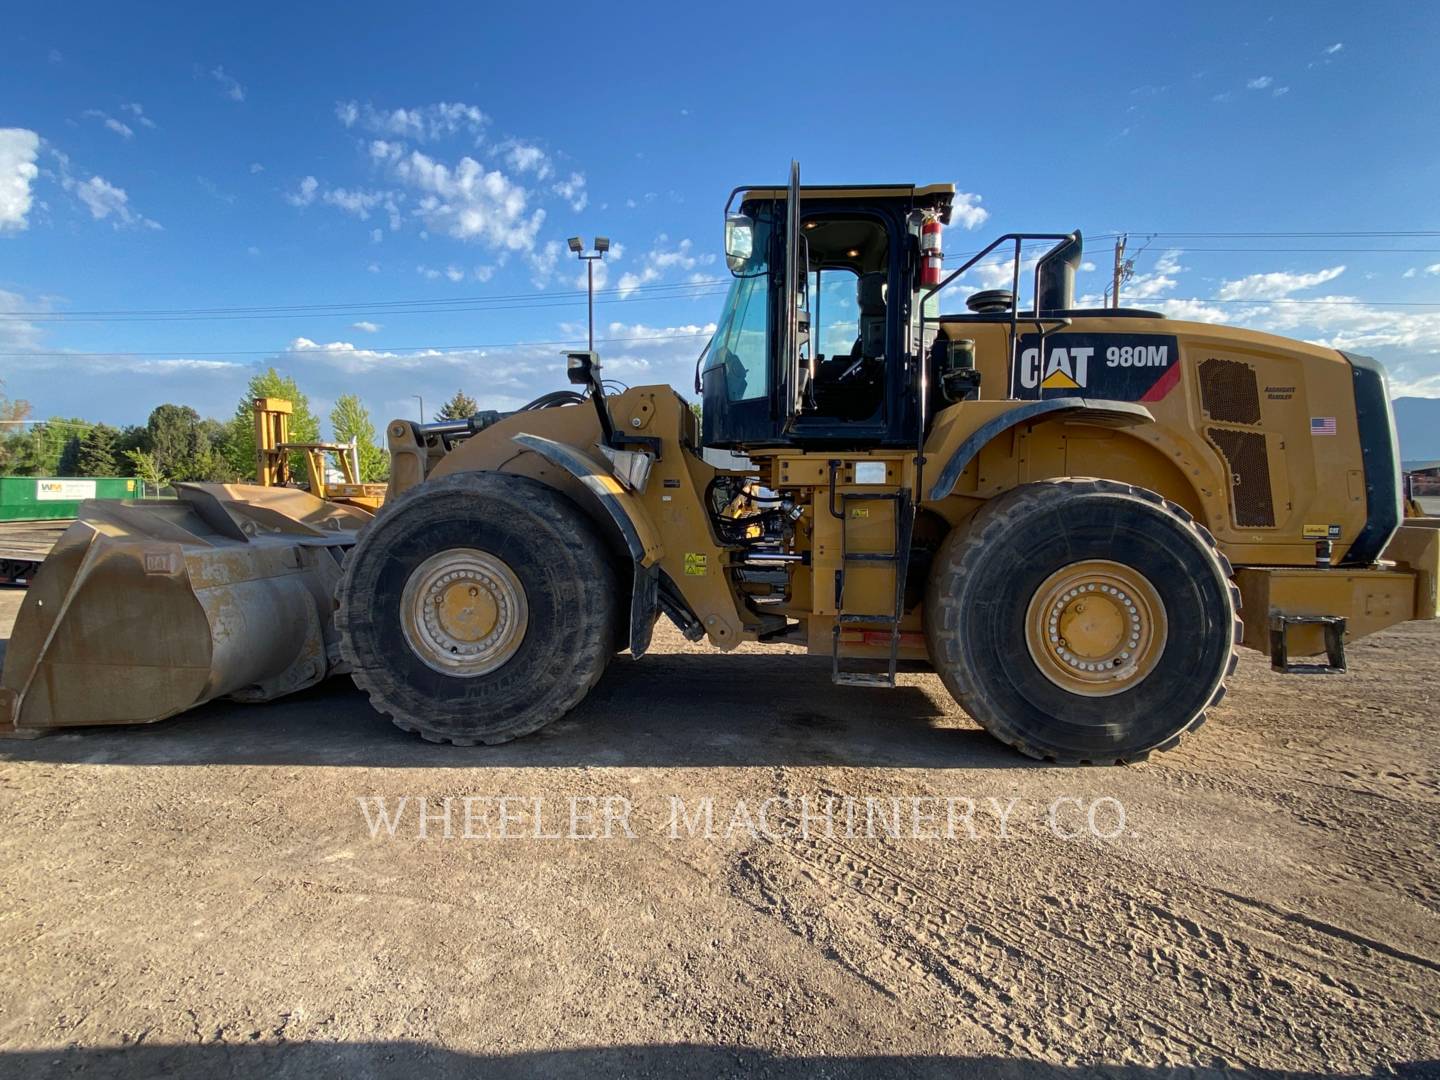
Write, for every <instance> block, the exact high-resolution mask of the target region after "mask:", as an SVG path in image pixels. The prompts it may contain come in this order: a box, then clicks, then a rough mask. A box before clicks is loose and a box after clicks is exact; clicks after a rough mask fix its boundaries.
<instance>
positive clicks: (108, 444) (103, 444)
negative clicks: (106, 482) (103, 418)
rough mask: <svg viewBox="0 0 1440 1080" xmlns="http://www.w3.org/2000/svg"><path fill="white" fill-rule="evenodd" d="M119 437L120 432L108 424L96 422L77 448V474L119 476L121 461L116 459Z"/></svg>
mask: <svg viewBox="0 0 1440 1080" xmlns="http://www.w3.org/2000/svg"><path fill="white" fill-rule="evenodd" d="M118 437H119V432H117V431H116V430H115V429H114V428H112V427H111V426H110V425H108V424H96V425H95V426H94V427H93V428H91V429H90V430H89V431H87V432H86V433H85V435H84V437H83V438H81V439H80V440H79V445H78V447H77V450H76V455H75V475H76V476H118V475H119V462H117V461H116V460H115V444H116V439H117V438H118ZM126 464H128V462H126ZM127 471H128V470H127Z"/></svg>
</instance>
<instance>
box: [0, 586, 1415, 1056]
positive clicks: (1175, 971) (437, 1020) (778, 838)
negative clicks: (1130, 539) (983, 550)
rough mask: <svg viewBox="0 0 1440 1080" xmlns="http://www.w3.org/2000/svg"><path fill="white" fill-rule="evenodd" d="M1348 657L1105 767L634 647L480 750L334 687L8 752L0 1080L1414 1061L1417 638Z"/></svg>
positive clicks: (1408, 636)
mask: <svg viewBox="0 0 1440 1080" xmlns="http://www.w3.org/2000/svg"><path fill="white" fill-rule="evenodd" d="M20 595H21V594H20V593H19V592H18V591H16V590H0V636H3V635H5V634H8V626H9V624H10V621H11V619H12V618H13V615H14V611H15V609H16V607H17V606H18V601H19V597H20ZM1351 668H1352V670H1351V674H1349V675H1348V676H1343V677H1324V678H1302V677H1297V676H1290V677H1281V676H1278V675H1274V674H1272V673H1271V672H1270V671H1269V668H1268V665H1267V664H1266V662H1265V661H1264V660H1262V659H1261V658H1260V657H1259V656H1258V655H1257V654H1253V653H1247V654H1246V656H1245V659H1244V661H1243V662H1242V664H1241V666H1240V669H1239V671H1238V672H1237V674H1236V677H1235V679H1234V680H1233V683H1232V687H1231V693H1230V696H1229V697H1228V698H1227V700H1226V702H1225V704H1224V706H1223V707H1222V708H1220V709H1219V710H1217V711H1216V712H1215V713H1214V714H1213V716H1212V717H1211V719H1210V721H1209V722H1208V723H1207V724H1206V725H1205V726H1204V727H1203V728H1202V729H1201V730H1200V731H1199V732H1198V733H1197V734H1196V735H1194V736H1192V737H1191V738H1189V739H1188V740H1187V741H1186V743H1185V744H1184V745H1183V746H1182V747H1180V748H1179V749H1177V750H1175V751H1173V752H1171V753H1168V754H1164V755H1160V756H1158V757H1157V758H1156V759H1154V760H1153V761H1152V762H1150V763H1148V764H1145V765H1140V766H1133V767H1123V768H1101V769H1092V768H1056V767H1053V766H1046V765H1041V764H1038V763H1035V762H1031V761H1028V760H1026V759H1023V758H1021V757H1018V756H1016V755H1015V754H1013V753H1011V752H1010V751H1009V750H1008V749H1006V748H1005V747H1003V746H1000V745H999V744H997V743H994V742H992V741H991V740H990V739H989V737H988V736H986V735H985V734H984V733H983V732H981V731H980V730H979V729H978V728H976V727H975V725H974V724H973V723H972V722H971V721H970V720H969V719H968V718H967V717H966V716H965V715H964V714H963V713H961V712H960V711H959V710H958V709H957V708H956V707H955V706H954V704H953V703H952V702H951V700H950V699H949V697H948V696H947V695H946V693H945V691H944V689H943V688H942V687H941V686H940V684H939V682H938V680H936V679H935V678H934V677H932V676H922V675H910V676H905V677H904V682H905V685H904V686H903V687H902V688H901V689H898V690H893V691H883V690H859V689H849V688H839V687H832V686H831V685H830V683H829V671H828V664H827V663H826V662H824V661H816V660H813V659H807V658H804V657H796V656H788V655H783V654H782V653H777V652H775V651H773V650H767V649H763V648H760V647H754V648H747V649H744V650H742V651H740V652H739V653H737V654H732V655H729V656H725V655H721V654H718V653H713V652H709V651H696V650H695V649H694V648H693V647H691V646H688V645H686V643H685V642H683V641H682V640H681V639H680V638H679V636H678V635H677V634H675V633H674V632H673V631H670V630H668V629H664V628H662V630H661V631H660V633H659V635H658V637H657V648H656V651H655V652H654V653H653V654H652V655H650V656H647V657H646V658H645V659H643V660H641V661H639V662H634V661H631V660H630V659H629V658H628V657H620V658H617V660H616V662H615V664H614V665H613V666H612V667H611V669H610V672H609V673H608V674H607V675H606V677H605V679H604V680H603V681H602V682H601V684H600V686H599V687H598V688H597V690H596V691H595V692H594V693H593V694H592V695H591V696H590V698H589V699H588V700H587V701H586V702H585V703H584V704H583V705H582V706H581V708H579V709H578V710H577V711H576V712H575V713H573V714H572V715H571V716H570V717H568V718H566V719H565V720H564V721H562V722H560V723H558V724H556V725H554V726H553V727H552V728H550V729H548V730H546V731H545V732H542V733H541V734H540V735H538V736H534V737H531V738H529V739H525V740H523V741H521V742H518V743H513V744H511V745H508V746H504V747H498V748H491V749H484V748H477V749H473V750H457V749H453V748H448V747H434V746H430V745H428V744H425V743H423V742H420V741H418V740H416V739H414V738H413V737H411V736H407V735H405V734H404V733H402V732H400V731H398V730H396V729H394V728H393V727H392V726H391V725H390V724H389V723H388V721H386V720H385V719H384V718H383V717H381V716H379V715H377V714H375V713H373V712H372V711H371V710H370V709H369V708H368V706H367V705H366V702H365V700H364V698H363V697H361V696H360V695H359V694H358V693H357V692H356V691H355V690H354V689H353V688H352V687H351V686H350V685H349V683H348V680H344V679H340V680H334V681H332V682H331V683H329V684H327V685H326V686H325V687H322V688H320V689H317V690H315V691H312V692H309V693H306V694H303V695H300V696H298V697H295V698H292V699H289V700H287V701H284V702H281V703H278V704H272V705H268V706H243V705H237V704H228V703H221V704H215V705H212V706H209V707H206V708H204V709H203V710H200V711H199V712H197V713H194V714H191V715H190V716H188V717H186V718H184V719H181V720H174V721H168V722H166V723H163V724H159V725H155V726H152V727H148V728H127V729H119V730H101V729H91V730H85V731H81V732H75V733H69V734H63V735H57V736H50V737H48V738H43V739H39V740H35V741H32V742H3V743H0V821H3V827H0V1075H3V1076H70V1075H75V1074H84V1075H105V1076H156V1075H177V1076H179V1075H204V1076H206V1077H224V1076H232V1075H236V1076H239V1075H255V1074H264V1075H267V1076H283V1077H309V1076H323V1075H336V1076H395V1075H401V1074H404V1075H407V1076H422V1075H444V1076H461V1075H516V1076H521V1075H525V1076H529V1075H542V1076H583V1077H587V1078H594V1077H606V1076H705V1077H710V1076H724V1075H733V1074H738V1075H782V1076H876V1075H899V1076H942V1075H943V1076H964V1075H999V1076H1005V1077H1029V1076H1032V1075H1034V1076H1039V1075H1043V1076H1061V1077H1066V1078H1075V1080H1079V1078H1083V1077H1090V1076H1117V1077H1124V1078H1129V1080H1142V1078H1144V1080H1152V1078H1154V1080H1158V1078H1161V1077H1172V1076H1200V1077H1218V1076H1230V1075H1241V1076H1263V1075H1270V1074H1271V1071H1279V1072H1286V1073H1296V1074H1299V1075H1303V1076H1307V1077H1331V1076H1356V1075H1362V1076H1370V1075H1391V1074H1393V1073H1394V1072H1398V1073H1400V1074H1401V1075H1409V1076H1422V1075H1425V1076H1430V1075H1437V1074H1440V918H1437V908H1440V879H1437V862H1440V860H1437V846H1436V845H1437V836H1440V830H1437V825H1440V773H1437V764H1440V731H1437V724H1436V721H1437V718H1440V708H1437V697H1436V671H1437V668H1440V625H1437V624H1434V623H1430V624H1412V625H1409V626H1404V627H1400V628H1397V629H1394V630H1391V631H1389V632H1387V633H1384V634H1381V635H1378V636H1376V637H1374V638H1372V639H1370V640H1368V641H1365V642H1362V643H1359V644H1358V645H1356V646H1354V647H1352V649H1351ZM407 796H408V802H407V804H406V806H407V809H405V810H404V811H396V810H395V807H396V805H397V804H398V801H399V800H400V799H401V798H402V797H407ZM447 796H448V797H450V798H451V799H452V804H451V807H452V812H453V816H452V823H451V824H452V835H451V836H450V837H449V838H447V837H445V836H444V835H443V833H444V822H443V819H442V816H441V815H442V808H443V805H444V804H443V800H444V798H445V797H447ZM501 796H505V797H507V802H506V803H505V804H500V803H498V802H496V801H493V800H497V799H498V798H499V797H501ZM707 796H708V797H710V798H711V799H712V800H713V802H712V803H711V806H712V809H713V819H714V822H715V828H714V832H713V835H712V836H710V837H709V838H707V837H705V836H704V835H703V821H702V820H701V815H700V814H699V813H698V808H700V807H702V806H703V805H704V804H703V803H702V801H701V800H702V799H704V798H705V797H707ZM827 796H829V797H831V798H832V799H833V800H834V802H833V803H832V804H831V807H832V810H833V811H834V812H833V814H832V816H831V819H830V828H829V830H827V829H826V827H825V820H824V818H823V817H821V818H819V819H818V820H816V815H817V814H818V811H819V808H820V807H822V806H823V805H824V800H825V798H826V797H827ZM381 797H383V798H384V799H386V800H387V802H386V804H385V806H386V808H387V812H392V813H397V814H398V817H392V820H398V822H399V824H398V825H397V826H396V829H395V835H394V836H393V837H391V836H390V835H389V834H388V832H387V831H386V829H385V828H383V827H380V828H379V829H378V834H376V835H372V831H371V829H370V827H369V826H368V825H367V820H377V819H374V818H370V819H367V816H366V810H369V811H371V813H372V814H373V813H376V812H378V807H379V805H380V804H379V803H378V802H376V801H375V800H376V799H377V798H381ZM466 797H470V803H469V806H470V807H471V808H472V811H473V815H474V816H473V817H472V820H471V822H470V824H471V826H472V828H471V829H470V830H469V831H470V836H469V837H468V838H467V837H466V836H464V835H463V833H464V831H465V830H464V828H463V826H464V824H465V822H464V821H463V812H462V807H463V806H465V805H466V804H465V803H464V802H463V801H462V800H464V799H465V798H466ZM591 797H594V801H593V802H592V801H591ZM867 797H869V798H870V800H871V802H870V804H869V811H868V813H869V815H870V816H869V817H868V818H867V810H866V803H865V800H866V798H867ZM422 798H423V799H425V800H426V803H425V806H426V809H427V811H428V812H429V813H430V814H431V815H432V816H431V818H430V819H429V820H428V821H427V825H426V836H425V837H424V838H421V837H420V835H419V825H418V819H417V817H416V816H415V811H416V808H417V806H418V804H419V800H421V799H422ZM672 798H678V799H681V800H683V801H684V813H685V816H684V817H681V818H678V819H677V820H676V828H675V830H674V831H675V832H676V833H677V835H676V836H674V837H672V835H671V833H672V829H671V825H670V817H671V805H672V804H671V799H672ZM536 799H539V800H541V802H540V815H539V822H538V826H537V823H536V821H535V803H534V800H536ZM572 799H573V800H574V802H573V803H572V802H571V800H572ZM767 799H777V800H785V801H784V802H771V803H768V804H766V808H767V814H766V815H765V819H764V821H763V825H764V827H762V823H760V822H756V821H755V820H754V819H755V818H757V817H759V816H760V815H759V811H760V809H761V804H762V803H764V802H765V800H767ZM967 799H968V800H973V802H974V804H975V808H974V811H973V813H972V814H970V815H969V816H968V817H966V816H965V815H964V809H965V806H966V803H965V800H967ZM361 800H363V801H364V808H363V809H362V805H361ZM607 800H608V802H607ZM847 800H848V801H847ZM947 800H949V801H948V802H947ZM1011 800H1014V801H1013V803H1012V802H1011ZM1057 800H1066V801H1061V802H1057ZM1074 800H1079V801H1078V802H1077V801H1074ZM847 806H848V807H849V808H850V809H849V811H848V812H849V813H850V815H851V816H850V817H849V818H848V819H847V817H846V813H847V811H845V810H843V809H841V808H844V807H847ZM572 807H578V808H579V812H578V817H577V818H576V822H571V821H570V820H569V817H568V815H569V814H570V812H571V808H572ZM742 807H743V813H742V812H741V808H742ZM606 808H608V809H609V810H610V811H611V819H610V825H611V827H612V828H611V833H612V835H611V837H610V838H609V839H606V838H605V837H604V835H603V831H602V830H603V824H602V822H603V810H604V809H606ZM802 808H803V809H802ZM897 808H898V813H897V812H896V811H897ZM1006 808H1009V812H1008V816H1007V817H1005V819H1004V828H1003V830H1002V827H1001V818H1000V815H999V811H1004V810H1006ZM1052 808H1054V813H1055V818H1054V823H1053V827H1052V822H1051V818H1050V814H1051V810H1052ZM1120 808H1123V815H1124V816H1123V822H1122V821H1121V817H1120V814H1121V810H1120ZM1091 810H1093V811H1094V828H1093V830H1092V829H1091V828H1090V825H1089V822H1088V820H1087V814H1089V813H1090V811H1091ZM502 812H503V813H504V814H505V815H507V816H506V819H505V820H504V821H501V820H500V815H501V814H502ZM804 812H808V813H809V814H810V815H811V820H809V821H805V820H802V818H801V814H802V813H804ZM692 814H693V815H694V817H693V818H691V819H690V822H691V823H693V824H694V825H696V826H697V830H698V831H697V833H696V835H693V836H692V835H690V834H689V832H688V831H687V830H688V828H689V825H688V824H687V823H686V817H688V816H689V815H692ZM587 815H588V816H587ZM747 818H748V819H749V820H748V826H749V827H747ZM737 820H738V825H737ZM577 823H578V824H577ZM877 825H878V829H877V828H875V826H877ZM626 826H628V832H629V833H633V834H634V836H633V838H632V837H631V836H629V835H627V828H626ZM967 826H968V828H967ZM537 828H538V831H540V832H541V833H542V834H546V835H550V834H557V833H558V834H559V838H558V839H547V838H536V837H535V832H536V831H537ZM971 828H973V830H974V836H973V838H972V836H971V835H970V834H969V829H971ZM502 829H503V832H504V835H501V832H502ZM727 832H728V834H729V835H728V836H727V835H726V834H727ZM827 832H828V834H827ZM895 832H899V833H900V834H901V835H899V836H895V835H892V834H893V833H895ZM1002 832H1003V835H1002ZM592 833H593V834H597V838H595V839H588V838H587V837H588V836H589V835H591V834H592ZM572 834H573V837H572ZM917 834H918V835H917ZM947 834H953V835H947Z"/></svg>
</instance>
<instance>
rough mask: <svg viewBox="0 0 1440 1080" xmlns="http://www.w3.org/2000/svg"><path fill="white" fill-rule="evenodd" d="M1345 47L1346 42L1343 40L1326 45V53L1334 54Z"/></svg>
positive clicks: (1327, 54) (1328, 54)
mask: <svg viewBox="0 0 1440 1080" xmlns="http://www.w3.org/2000/svg"><path fill="white" fill-rule="evenodd" d="M1343 48H1345V43H1344V42H1343V41H1337V42H1335V44H1334V45H1327V46H1325V55H1326V56H1334V55H1335V54H1336V53H1338V52H1339V51H1340V50H1341V49H1343Z"/></svg>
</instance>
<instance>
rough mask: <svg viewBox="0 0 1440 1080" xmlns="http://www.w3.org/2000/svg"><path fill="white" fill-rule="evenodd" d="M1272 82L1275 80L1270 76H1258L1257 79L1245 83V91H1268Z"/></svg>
mask: <svg viewBox="0 0 1440 1080" xmlns="http://www.w3.org/2000/svg"><path fill="white" fill-rule="evenodd" d="M1274 81H1275V79H1274V78H1273V77H1272V76H1270V75H1260V76H1258V77H1257V78H1254V79H1251V80H1250V81H1249V82H1247V83H1246V84H1245V89H1247V90H1266V89H1269V87H1270V84H1271V83H1273V82H1274Z"/></svg>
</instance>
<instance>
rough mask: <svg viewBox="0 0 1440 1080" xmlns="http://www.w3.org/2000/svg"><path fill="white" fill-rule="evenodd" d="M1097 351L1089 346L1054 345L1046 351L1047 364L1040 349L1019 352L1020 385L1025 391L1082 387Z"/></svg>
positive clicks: (1080, 388)
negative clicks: (1041, 356) (1041, 355)
mask: <svg viewBox="0 0 1440 1080" xmlns="http://www.w3.org/2000/svg"><path fill="white" fill-rule="evenodd" d="M1094 355H1095V350H1094V349H1093V348H1091V347H1089V346H1071V347H1068V348H1067V347H1066V346H1064V345H1058V346H1052V347H1051V348H1049V349H1048V350H1047V355H1046V357H1045V364H1044V367H1043V368H1042V367H1041V364H1040V350H1039V349H1038V348H1030V349H1022V350H1021V352H1020V385H1021V386H1023V387H1024V388H1025V389H1026V390H1034V389H1035V388H1036V387H1037V386H1038V387H1039V388H1040V389H1041V390H1083V389H1084V388H1085V385H1086V381H1087V379H1088V377H1089V373H1090V358H1091V357H1092V356H1094Z"/></svg>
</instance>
